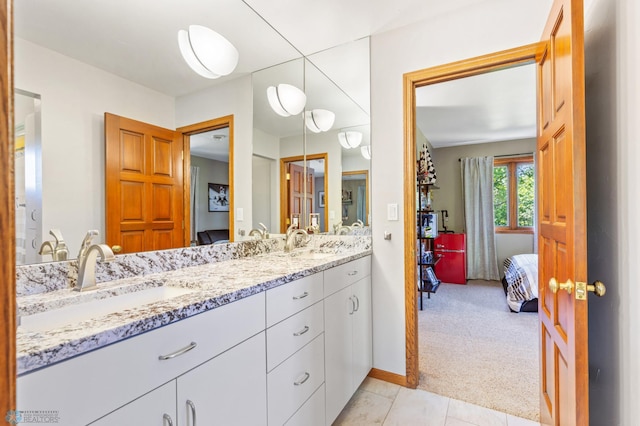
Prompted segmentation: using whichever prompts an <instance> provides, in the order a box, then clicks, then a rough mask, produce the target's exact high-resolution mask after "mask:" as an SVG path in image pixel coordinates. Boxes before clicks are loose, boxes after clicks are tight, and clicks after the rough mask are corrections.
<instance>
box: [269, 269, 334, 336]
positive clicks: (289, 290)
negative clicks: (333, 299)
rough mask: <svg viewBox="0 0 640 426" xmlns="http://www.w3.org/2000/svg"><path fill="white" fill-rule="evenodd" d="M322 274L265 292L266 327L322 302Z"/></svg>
mask: <svg viewBox="0 0 640 426" xmlns="http://www.w3.org/2000/svg"><path fill="white" fill-rule="evenodd" d="M322 278H323V277H322V274H314V275H311V276H308V277H304V278H301V279H299V280H296V281H292V282H290V283H287V284H283V285H281V286H279V287H275V288H272V289H270V290H268V291H267V327H271V326H272V325H274V324H275V323H277V322H280V321H282V320H283V319H285V318H288V317H290V316H291V315H293V314H295V313H296V312H300V311H301V310H303V309H304V308H306V307H308V306H311V305H313V304H314V303H316V302H317V301H319V300H322V298H323V295H324V292H323V289H322V283H323V281H322Z"/></svg>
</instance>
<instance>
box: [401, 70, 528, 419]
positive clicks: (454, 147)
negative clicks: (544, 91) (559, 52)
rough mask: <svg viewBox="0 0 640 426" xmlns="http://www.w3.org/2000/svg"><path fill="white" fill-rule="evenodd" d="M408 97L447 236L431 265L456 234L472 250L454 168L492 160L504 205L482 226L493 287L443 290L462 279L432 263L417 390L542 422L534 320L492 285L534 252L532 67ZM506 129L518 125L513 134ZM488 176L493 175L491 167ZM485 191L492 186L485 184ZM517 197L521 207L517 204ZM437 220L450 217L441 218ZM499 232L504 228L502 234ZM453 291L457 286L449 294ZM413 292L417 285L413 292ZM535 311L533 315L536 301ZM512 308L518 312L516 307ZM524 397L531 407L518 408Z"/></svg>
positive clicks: (421, 315) (475, 283) (477, 284)
mask: <svg viewBox="0 0 640 426" xmlns="http://www.w3.org/2000/svg"><path fill="white" fill-rule="evenodd" d="M514 87H515V89H514ZM415 97H416V107H415V108H416V141H415V145H416V146H415V148H414V150H415V152H416V155H420V154H421V151H422V150H423V149H424V148H423V147H424V146H426V147H427V149H428V151H429V152H428V153H426V154H425V155H424V156H427V157H430V158H432V160H433V163H434V166H435V172H436V176H437V178H436V182H435V186H434V187H432V189H431V196H430V197H429V199H430V203H429V205H430V207H431V208H432V209H433V211H434V214H436V215H437V217H438V218H437V223H438V228H439V230H440V235H441V236H442V235H443V234H442V233H443V232H447V233H448V235H447V236H446V237H445V236H442V237H440V238H439V239H436V241H435V244H434V245H435V247H436V248H435V250H436V251H435V252H431V253H428V254H431V255H432V256H435V257H437V256H438V255H439V253H438V251H439V249H438V247H439V245H446V244H447V242H446V241H447V239H451V238H453V237H458V235H459V234H462V233H465V234H466V236H467V239H468V240H469V239H471V240H474V238H471V237H470V236H471V235H472V232H471V233H470V232H469V229H468V228H467V226H466V225H465V214H463V211H464V210H465V205H464V204H465V203H464V200H463V198H464V197H463V192H462V186H463V185H462V178H461V173H460V167H461V163H460V161H459V160H460V158H476V157H480V158H482V157H486V156H491V157H494V158H495V160H494V162H493V168H494V170H496V169H497V172H495V173H494V182H493V183H494V191H495V190H496V189H497V190H498V191H497V194H496V195H497V196H501V197H496V202H495V203H494V206H491V208H492V210H495V213H494V214H490V215H491V217H489V218H486V220H489V221H490V223H491V224H492V225H493V224H494V223H495V224H496V231H495V234H494V235H491V237H492V238H493V237H494V236H495V246H496V248H497V250H496V252H497V253H496V256H495V258H494V260H493V264H494V265H497V266H498V269H499V272H497V273H498V274H499V276H495V277H493V278H492V279H493V281H484V280H469V281H468V282H467V284H466V285H460V284H464V283H465V281H464V280H462V281H460V280H453V281H448V278H447V276H449V279H453V278H451V277H453V276H456V275H464V270H463V272H461V274H455V273H454V272H452V268H454V267H457V266H458V265H457V264H447V265H444V266H443V265H442V264H441V263H442V261H443V259H440V260H439V261H438V263H436V267H435V268H434V269H435V270H436V275H438V279H439V280H442V284H440V286H439V287H438V288H437V290H436V293H435V294H433V295H431V296H430V297H429V298H427V297H426V296H422V300H421V301H420V302H419V303H420V304H419V306H420V307H422V304H424V309H420V310H419V311H418V320H417V321H418V326H417V327H418V330H417V331H418V358H419V362H418V370H419V381H418V383H417V387H418V388H419V389H422V390H426V391H429V392H433V393H437V394H440V395H443V396H448V397H452V398H456V399H459V400H463V401H465V402H469V403H473V404H476V405H480V406H484V407H488V408H492V409H495V410H498V411H502V412H506V413H508V414H511V415H514V416H517V417H523V418H527V419H530V420H534V421H535V420H539V398H538V389H539V357H538V341H539V334H538V327H537V316H536V314H535V313H530V312H529V313H520V314H516V313H511V312H510V305H509V304H508V300H507V297H506V296H505V290H503V287H502V285H501V283H500V281H498V279H499V278H502V277H503V276H504V273H503V266H502V265H503V262H504V260H505V258H506V257H510V256H511V255H512V254H521V253H534V252H535V244H534V234H533V220H534V214H533V212H534V211H535V205H534V201H535V197H534V196H533V194H534V190H535V186H534V181H535V174H534V173H533V166H534V164H533V153H534V152H535V151H536V67H535V64H533V63H529V64H525V65H518V66H517V67H512V68H507V69H501V70H498V71H495V72H491V73H486V74H481V75H477V76H469V77H465V78H461V79H458V80H455V81H450V82H443V83H437V84H432V85H427V86H422V87H418V88H416V89H415ZM487 111H491V114H488V113H487ZM510 120H513V121H514V123H515V124H513V125H511V126H510V123H509V121H510ZM498 121H501V123H498ZM470 135H482V138H479V137H472V142H469V139H470ZM524 161H529V162H530V163H528V164H529V166H527V167H524V166H523V165H520V162H524ZM487 166H488V167H491V163H489V164H487ZM512 166H513V167H512ZM489 173H490V172H489ZM489 178H491V175H489ZM487 184H488V185H489V186H490V185H491V180H490V179H489V181H488V182H487ZM516 184H518V185H519V187H520V188H519V189H518V188H517V187H516ZM495 193H496V192H494V194H495ZM508 193H511V194H508ZM509 195H511V196H509ZM518 195H520V198H521V201H522V202H521V203H517V202H515V200H517V196H518ZM527 195H528V198H527ZM510 199H511V200H513V201H514V202H513V203H511V204H512V206H513V207H514V208H513V209H510V208H509V207H510V203H509V200H510ZM500 201H501V202H500ZM518 206H520V210H518V209H517V207H518ZM512 210H513V211H512ZM472 211H475V210H473V209H472ZM444 214H446V215H447V216H448V217H446V218H445V217H443V215H444ZM466 216H468V214H467V215H466ZM445 219H446V221H445ZM513 219H515V220H513ZM474 222H475V221H474ZM498 225H503V227H502V229H499V228H498ZM516 225H520V226H516ZM449 233H453V235H451V234H449ZM472 252H473V250H470V248H469V247H466V256H473V253H472ZM444 255H445V256H447V254H446V253H445V254H444ZM475 257H476V258H477V257H478V256H475ZM445 260H446V258H445ZM535 265H536V267H537V260H536V261H535ZM463 268H464V267H463ZM493 270H495V266H494V267H493ZM440 272H442V275H440ZM467 272H471V271H467ZM494 274H495V272H494ZM470 276H471V277H476V278H477V277H478V273H475V274H474V273H473V272H472V273H471V275H470ZM485 278H487V279H489V277H485ZM536 278H537V277H536ZM456 282H457V283H459V284H452V283H456ZM419 284H420V282H419V277H416V284H415V285H416V287H417V286H418V285H419ZM420 297H421V296H420V295H418V299H420ZM532 303H533V305H534V306H535V307H536V308H537V299H536V300H535V301H533V302H532ZM514 308H516V310H517V311H519V310H520V309H519V306H517V307H516V306H514ZM496 383H500V386H496ZM523 394H524V395H531V397H530V398H526V399H522V398H521V397H520V395H523Z"/></svg>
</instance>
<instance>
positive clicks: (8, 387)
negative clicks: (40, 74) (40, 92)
mask: <svg viewBox="0 0 640 426" xmlns="http://www.w3.org/2000/svg"><path fill="white" fill-rule="evenodd" d="M0 23H1V24H2V25H1V26H2V30H1V31H2V32H1V33H0V56H2V57H4V58H6V59H7V60H6V62H3V66H2V67H1V68H2V69H0V87H2V94H1V95H0V96H2V104H1V105H0V193H1V194H4V195H3V196H2V197H1V200H0V203H1V204H0V211H2V212H3V213H2V214H1V215H0V235H2V238H0V251H2V253H3V256H2V261H0V303H2V307H3V308H2V310H1V311H2V312H1V313H0V324H2V325H0V366H2V367H1V368H2V370H1V372H0V413H2V415H3V416H4V415H5V414H7V413H8V411H9V410H15V409H16V322H15V321H16V238H15V205H14V196H15V195H14V194H15V182H14V176H13V167H14V165H13V151H14V140H13V2H12V0H7V1H4V2H2V4H0Z"/></svg>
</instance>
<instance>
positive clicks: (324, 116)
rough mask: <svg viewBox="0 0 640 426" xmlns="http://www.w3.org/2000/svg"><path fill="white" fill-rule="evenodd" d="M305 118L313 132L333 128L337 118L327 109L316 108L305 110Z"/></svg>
mask: <svg viewBox="0 0 640 426" xmlns="http://www.w3.org/2000/svg"><path fill="white" fill-rule="evenodd" d="M304 119H305V120H304V121H305V124H306V125H307V129H309V130H311V131H312V132H313V133H320V132H326V131H328V130H330V129H331V127H332V126H333V123H334V121H335V120H336V115H335V114H334V113H333V112H331V111H327V110H326V109H314V110H312V111H307V112H305V114H304Z"/></svg>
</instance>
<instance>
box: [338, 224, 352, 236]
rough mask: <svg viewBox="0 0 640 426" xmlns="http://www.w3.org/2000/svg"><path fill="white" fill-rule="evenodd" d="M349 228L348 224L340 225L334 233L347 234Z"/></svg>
mask: <svg viewBox="0 0 640 426" xmlns="http://www.w3.org/2000/svg"><path fill="white" fill-rule="evenodd" d="M351 229H352V228H351V227H350V226H346V225H342V226H341V227H340V228H338V231H337V232H336V235H349V233H351Z"/></svg>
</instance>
